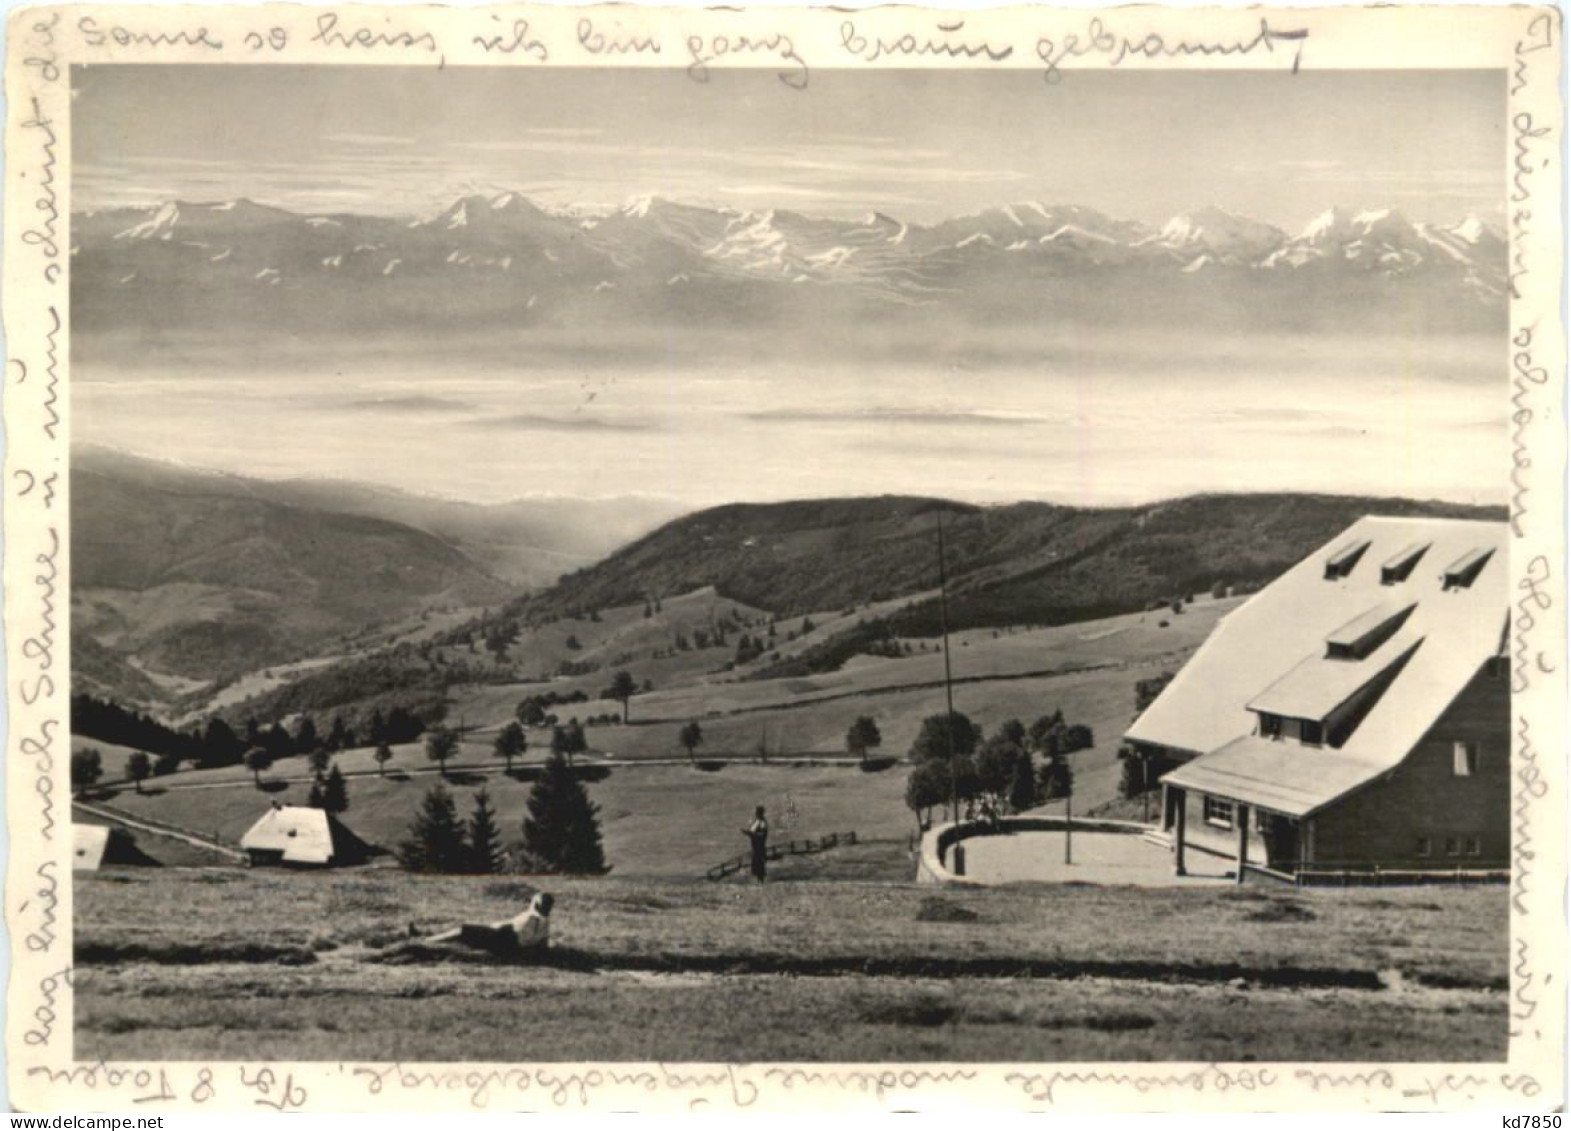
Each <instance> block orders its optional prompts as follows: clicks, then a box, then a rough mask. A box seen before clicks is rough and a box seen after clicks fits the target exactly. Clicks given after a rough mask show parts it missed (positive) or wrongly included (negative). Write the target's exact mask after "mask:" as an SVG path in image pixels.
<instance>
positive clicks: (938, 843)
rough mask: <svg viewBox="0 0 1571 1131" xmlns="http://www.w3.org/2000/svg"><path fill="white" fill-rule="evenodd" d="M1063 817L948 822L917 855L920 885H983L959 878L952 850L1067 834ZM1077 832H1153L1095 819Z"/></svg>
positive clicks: (1080, 822) (1079, 820)
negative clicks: (1017, 836)
mask: <svg viewBox="0 0 1571 1131" xmlns="http://www.w3.org/2000/svg"><path fill="white" fill-rule="evenodd" d="M1065 823H1066V822H1065V819H1064V818H1063V817H1047V816H1043V817H999V818H998V819H997V820H993V821H961V822H959V823H958V824H957V823H955V822H954V821H946V822H944V823H943V824H940V825H934V826H933V827H932V828H930V829H928V830H927V832H925V833H923V834H922V850H921V852H920V853H918V854H917V863H916V880H917V883H919V884H979V883H981V882H982V881H978V880H973V879H970V878H968V877H966V876H957V875H955V874H954V873H952V872H951V871H950V870H949V867H948V864H947V863H946V861H947V860H948V859H949V849H950V848H951V847H953V846H954V845H956V844H958V843H959V842H961V841H963V840H967V839H969V838H971V837H982V836H1008V835H1009V834H1010V833H1018V832H1043V833H1046V832H1063V831H1064V825H1065ZM1072 827H1073V829H1074V831H1075V832H1088V833H1121V834H1125V835H1128V836H1141V835H1143V834H1145V833H1148V832H1150V831H1151V830H1152V826H1151V825H1146V824H1141V823H1140V822H1139V821H1108V820H1100V819H1098V818H1095V817H1091V818H1084V817H1076V818H1075V819H1074V821H1073V823H1072Z"/></svg>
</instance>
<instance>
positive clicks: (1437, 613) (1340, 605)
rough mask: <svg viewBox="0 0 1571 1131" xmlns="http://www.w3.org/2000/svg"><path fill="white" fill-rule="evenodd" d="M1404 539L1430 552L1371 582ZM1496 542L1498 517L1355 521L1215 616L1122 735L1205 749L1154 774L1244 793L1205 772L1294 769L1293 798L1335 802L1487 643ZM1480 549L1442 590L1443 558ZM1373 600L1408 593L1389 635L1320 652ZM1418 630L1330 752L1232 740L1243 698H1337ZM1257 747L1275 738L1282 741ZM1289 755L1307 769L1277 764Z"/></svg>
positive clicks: (1236, 777) (1501, 575)
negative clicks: (1391, 676)
mask: <svg viewBox="0 0 1571 1131" xmlns="http://www.w3.org/2000/svg"><path fill="white" fill-rule="evenodd" d="M1365 541H1367V542H1368V543H1369V548H1368V551H1367V552H1366V553H1364V554H1362V555H1360V557H1359V560H1358V561H1357V562H1356V563H1355V564H1354V565H1353V567H1352V568H1351V569H1350V570H1348V572H1347V574H1346V576H1342V577H1328V576H1327V571H1326V563H1327V561H1328V560H1329V559H1330V558H1331V556H1332V555H1334V554H1335V553H1337V552H1338V551H1340V550H1342V549H1344V548H1345V547H1347V546H1349V545H1356V544H1360V543H1363V542H1365ZM1413 543H1423V544H1430V545H1431V548H1430V551H1429V552H1428V553H1426V554H1425V555H1424V557H1423V559H1422V560H1421V561H1420V562H1419V563H1418V565H1417V567H1416V568H1415V569H1414V570H1413V572H1412V573H1411V574H1409V575H1408V576H1407V577H1406V578H1404V579H1402V580H1400V581H1397V582H1395V583H1394V584H1383V583H1382V570H1381V563H1383V562H1385V561H1388V560H1389V559H1390V558H1391V557H1392V556H1393V555H1396V554H1398V553H1400V552H1401V551H1402V550H1403V549H1404V548H1405V547H1407V546H1410V545H1412V544H1413ZM1505 545H1506V528H1505V525H1504V524H1503V523H1491V522H1468V521H1462V520H1456V519H1408V518H1375V517H1370V518H1363V519H1360V520H1359V521H1358V522H1356V523H1354V524H1353V526H1352V527H1351V528H1349V529H1348V530H1346V531H1343V532H1342V533H1341V534H1339V535H1337V537H1336V538H1334V539H1332V540H1331V541H1330V542H1329V543H1327V544H1326V545H1325V546H1324V547H1323V548H1322V549H1321V550H1319V551H1317V552H1315V553H1314V554H1311V555H1310V556H1309V557H1307V558H1305V559H1304V560H1303V561H1302V562H1300V563H1299V564H1298V565H1296V566H1294V567H1293V568H1292V569H1290V570H1288V571H1287V572H1286V573H1285V574H1283V575H1282V576H1281V577H1279V578H1278V579H1277V580H1276V581H1274V582H1272V583H1271V584H1270V585H1268V586H1267V587H1266V588H1264V589H1262V590H1261V591H1260V592H1259V593H1257V594H1256V595H1255V596H1254V597H1253V598H1251V599H1250V600H1249V601H1248V602H1246V603H1245V604H1244V605H1242V606H1240V607H1239V608H1237V609H1235V610H1233V612H1232V613H1231V614H1229V615H1228V616H1227V617H1225V618H1224V619H1223V620H1222V621H1221V622H1220V623H1219V624H1218V625H1217V627H1216V629H1215V631H1213V632H1212V634H1211V637H1210V639H1208V640H1207V641H1206V643H1205V645H1204V646H1203V647H1202V648H1201V649H1200V651H1199V652H1197V653H1196V654H1195V656H1194V657H1193V658H1192V659H1191V660H1190V661H1189V663H1188V664H1186V665H1185V666H1184V668H1183V670H1182V671H1180V672H1179V673H1178V675H1177V676H1176V677H1175V678H1174V679H1173V682H1172V683H1170V684H1169V685H1168V686H1167V687H1166V688H1165V689H1164V690H1163V692H1162V694H1161V695H1160V696H1159V697H1158V698H1157V700H1156V702H1154V703H1153V704H1151V706H1150V707H1149V708H1147V709H1146V711H1145V713H1144V714H1142V715H1141V716H1140V718H1139V719H1137V720H1135V723H1134V725H1133V726H1131V727H1130V729H1129V731H1128V735H1127V737H1129V738H1130V739H1132V740H1135V741H1140V742H1149V743H1155V744H1159V745H1162V746H1168V747H1173V748H1176V749H1180V750H1187V751H1192V752H1195V753H1198V754H1203V755H1205V757H1203V758H1200V759H1198V760H1196V761H1194V762H1191V763H1189V764H1188V765H1186V766H1183V767H1180V769H1178V770H1176V771H1174V772H1173V773H1172V774H1169V775H1168V776H1167V778H1166V779H1165V780H1168V781H1171V782H1173V783H1174V784H1178V785H1189V786H1191V787H1192V788H1196V789H1207V788H1208V787H1207V786H1206V785H1203V784H1201V782H1202V781H1203V780H1207V781H1210V784H1211V785H1212V786H1214V787H1216V791H1217V792H1220V793H1223V794H1226V795H1229V796H1237V797H1240V799H1243V800H1248V798H1246V797H1244V796H1243V795H1242V794H1241V793H1232V794H1229V793H1228V791H1227V790H1226V789H1223V788H1221V783H1222V778H1221V777H1219V776H1218V777H1213V776H1210V775H1213V773H1214V774H1215V775H1230V776H1231V778H1232V779H1233V781H1234V784H1235V786H1237V787H1238V788H1243V784H1244V782H1245V781H1246V780H1261V781H1263V780H1265V779H1267V778H1270V779H1272V780H1274V781H1277V782H1280V783H1282V788H1283V789H1285V790H1288V791H1291V790H1293V789H1297V788H1300V786H1295V785H1293V784H1292V783H1295V782H1300V780H1301V777H1302V788H1303V789H1305V790H1307V791H1308V794H1306V796H1305V797H1304V798H1301V799H1300V802H1299V803H1300V804H1308V805H1309V807H1310V808H1313V807H1315V806H1317V805H1321V804H1325V803H1326V802H1328V801H1330V800H1334V799H1335V798H1336V797H1339V796H1341V795H1342V794H1343V793H1346V792H1347V791H1348V790H1349V789H1352V788H1355V787H1356V786H1357V785H1358V784H1360V783H1361V782H1362V781H1366V780H1368V779H1369V778H1372V777H1374V776H1376V775H1378V774H1380V773H1382V772H1384V771H1385V770H1388V769H1391V768H1392V767H1394V766H1396V765H1397V764H1398V763H1400V762H1401V761H1402V759H1403V758H1405V757H1406V756H1407V754H1408V752H1409V751H1411V750H1412V749H1413V747H1414V746H1415V745H1416V744H1417V743H1418V741H1419V739H1420V738H1422V736H1423V734H1424V733H1425V731H1427V730H1428V729H1429V728H1430V727H1431V726H1432V725H1433V724H1434V722H1435V720H1436V719H1438V718H1439V717H1440V715H1441V714H1442V713H1443V712H1444V711H1445V709H1446V708H1447V707H1448V706H1449V705H1450V704H1451V702H1452V701H1453V700H1454V699H1455V698H1456V697H1457V695H1459V694H1460V693H1461V691H1462V689H1463V688H1464V687H1466V685H1467V683H1468V681H1469V680H1470V679H1472V677H1473V676H1474V675H1475V674H1477V672H1478V670H1479V668H1480V667H1481V666H1482V665H1483V664H1484V662H1485V661H1486V660H1487V659H1488V658H1489V657H1491V656H1493V655H1495V654H1497V652H1498V651H1499V648H1500V639H1501V638H1500V626H1501V623H1502V618H1504V617H1505V615H1506V604H1507V578H1506V565H1507V563H1506V554H1505V553H1504V549H1505ZM1478 549H1485V550H1493V551H1495V552H1494V553H1492V554H1491V556H1490V557H1489V559H1488V560H1487V561H1486V562H1485V563H1484V567H1483V569H1482V570H1481V571H1480V572H1479V574H1478V575H1477V577H1476V578H1474V579H1473V580H1472V581H1471V583H1470V584H1468V585H1466V586H1464V587H1453V588H1451V589H1446V588H1445V586H1444V577H1443V573H1444V570H1445V568H1446V567H1447V566H1449V565H1450V564H1451V563H1453V562H1455V561H1457V560H1458V559H1460V558H1463V557H1464V556H1466V555H1468V554H1470V553H1471V552H1473V551H1475V550H1478ZM1385 602H1393V603H1400V604H1401V605H1406V604H1409V603H1413V604H1414V608H1413V611H1412V613H1411V614H1410V615H1409V616H1408V617H1407V619H1406V620H1405V621H1404V622H1403V624H1402V627H1401V630H1400V631H1399V632H1397V634H1396V635H1395V636H1393V637H1392V638H1391V639H1390V640H1388V641H1386V642H1385V643H1384V644H1382V645H1381V646H1380V647H1378V648H1377V649H1376V650H1375V651H1374V652H1373V653H1372V654H1371V655H1369V656H1367V657H1365V658H1364V659H1362V660H1348V659H1335V658H1328V657H1327V656H1326V644H1327V641H1328V639H1329V638H1330V637H1331V636H1332V635H1334V634H1335V633H1336V632H1337V631H1338V630H1339V629H1342V628H1344V627H1345V626H1347V625H1348V624H1349V623H1350V622H1353V621H1355V620H1357V619H1358V618H1359V617H1361V616H1363V615H1364V614H1365V613H1366V612H1367V611H1368V610H1370V609H1371V608H1373V607H1375V606H1376V605H1380V604H1382V603H1385ZM1418 642H1422V643H1419V646H1418V647H1417V648H1416V649H1415V650H1413V652H1412V655H1411V657H1410V658H1409V659H1408V662H1407V663H1406V665H1405V666H1404V667H1402V669H1401V671H1400V673H1399V674H1398V675H1397V676H1396V678H1395V680H1394V681H1393V682H1392V683H1391V685H1390V687H1388V688H1387V689H1386V690H1385V692H1384V694H1383V695H1381V697H1380V698H1379V700H1378V701H1377V702H1376V703H1375V705H1374V707H1373V708H1372V709H1371V710H1370V711H1369V713H1368V714H1367V715H1366V716H1365V717H1364V718H1363V720H1362V721H1361V722H1360V723H1359V725H1358V727H1357V728H1356V729H1355V730H1354V731H1353V733H1352V735H1351V737H1349V738H1348V740H1347V742H1346V743H1345V744H1344V745H1343V746H1342V747H1341V748H1340V749H1339V750H1331V749H1329V748H1314V747H1304V746H1300V745H1298V744H1297V743H1294V742H1290V741H1286V742H1281V743H1272V742H1266V741H1262V742H1260V743H1248V744H1244V745H1238V746H1235V745H1233V744H1236V743H1237V742H1238V740H1240V739H1243V738H1246V737H1247V736H1250V735H1253V734H1254V732H1255V729H1256V727H1255V724H1256V716H1255V715H1254V713H1253V712H1251V711H1250V709H1249V707H1250V705H1251V704H1254V705H1255V706H1256V707H1257V708H1259V707H1261V706H1262V704H1264V703H1267V702H1272V703H1274V702H1275V700H1276V699H1277V698H1279V697H1280V693H1281V692H1282V691H1283V690H1284V689H1286V690H1290V691H1291V692H1292V697H1293V700H1294V702H1295V703H1296V704H1298V705H1300V706H1302V707H1303V708H1304V709H1305V710H1306V711H1309V710H1310V709H1311V708H1313V709H1314V710H1319V709H1321V708H1322V707H1323V706H1324V704H1325V703H1327V702H1329V701H1332V700H1338V701H1340V700H1341V699H1345V698H1346V694H1348V693H1351V691H1354V690H1357V688H1358V687H1361V686H1363V685H1364V684H1366V683H1367V682H1368V679H1369V678H1373V677H1374V676H1375V675H1376V674H1378V673H1379V672H1380V671H1381V670H1383V669H1384V668H1386V667H1387V666H1388V665H1389V664H1390V662H1391V661H1392V659H1394V658H1395V657H1397V656H1399V655H1401V654H1403V653H1405V652H1406V651H1407V650H1408V649H1410V648H1412V647H1413V645H1414V644H1415V643H1418ZM1272 689H1274V690H1272ZM1268 690H1272V696H1271V698H1270V699H1269V700H1268V699H1267V698H1266V692H1267V691H1268ZM1339 697H1340V698H1339ZM1276 705H1277V706H1280V704H1276ZM1282 713H1284V714H1287V713H1291V712H1287V711H1283V712H1282ZM1262 747H1271V748H1278V747H1279V748H1280V750H1281V753H1280V754H1276V753H1271V752H1269V751H1267V750H1264V749H1261V748H1262ZM1213 752H1214V753H1213ZM1223 755H1226V757H1223ZM1298 761H1301V762H1303V763H1304V764H1305V766H1306V767H1307V770H1306V775H1300V774H1299V773H1298V771H1297V769H1296V767H1295V768H1291V769H1290V768H1289V765H1288V763H1289V762H1295V763H1296V762H1298ZM1321 771H1323V776H1321V774H1320V772H1321ZM1344 771H1345V772H1344ZM1355 771H1356V772H1355ZM1317 781H1318V782H1319V784H1316V782H1317ZM1256 793H1257V795H1258V796H1257V798H1256V801H1257V803H1258V804H1261V805H1269V804H1270V803H1269V802H1267V801H1266V800H1265V797H1264V794H1265V787H1264V786H1260V787H1259V788H1257V789H1256ZM1310 795H1312V796H1310ZM1311 801H1312V804H1311ZM1283 804H1284V806H1285V805H1286V804H1287V803H1286V802H1285V801H1284V803H1283ZM1273 807H1281V806H1273ZM1284 811H1299V810H1294V809H1284ZM1304 811H1307V810H1304Z"/></svg>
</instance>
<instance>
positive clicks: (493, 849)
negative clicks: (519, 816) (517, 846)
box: [469, 786, 505, 875]
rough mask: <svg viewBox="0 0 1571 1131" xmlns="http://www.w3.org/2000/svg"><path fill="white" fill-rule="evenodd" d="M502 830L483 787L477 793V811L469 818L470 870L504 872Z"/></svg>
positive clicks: (488, 872) (482, 872)
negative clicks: (497, 824)
mask: <svg viewBox="0 0 1571 1131" xmlns="http://www.w3.org/2000/svg"><path fill="white" fill-rule="evenodd" d="M504 863H505V855H504V852H503V849H502V830H501V829H499V828H497V826H496V810H494V809H492V808H491V795H490V794H488V793H487V792H486V791H485V787H483V786H482V787H481V788H480V789H479V790H477V791H476V792H475V809H474V813H473V814H472V815H471V816H470V818H469V870H470V871H471V872H475V873H478V874H481V875H494V874H495V873H497V872H500V871H502V870H503V864H504Z"/></svg>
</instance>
